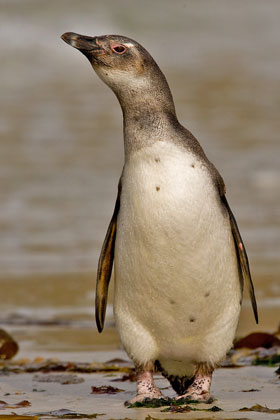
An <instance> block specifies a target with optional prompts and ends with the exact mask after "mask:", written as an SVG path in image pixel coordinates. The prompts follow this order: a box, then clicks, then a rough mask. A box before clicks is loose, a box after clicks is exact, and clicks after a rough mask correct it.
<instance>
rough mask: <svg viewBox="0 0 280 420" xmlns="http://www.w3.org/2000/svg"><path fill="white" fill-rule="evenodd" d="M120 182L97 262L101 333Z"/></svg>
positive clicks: (97, 321) (96, 314)
mask: <svg viewBox="0 0 280 420" xmlns="http://www.w3.org/2000/svg"><path fill="white" fill-rule="evenodd" d="M120 195H121V182H120V183H119V188H118V196H117V200H116V204H115V209H114V213H113V216H112V219H111V221H110V224H109V227H108V230H107V233H106V236H105V239H104V242H103V246H102V249H101V254H100V257H99V261H98V268H97V278H96V295H95V320H96V325H97V329H98V331H99V332H100V333H101V332H102V330H103V327H104V320H105V314H106V306H107V298H108V287H109V283H110V279H111V273H112V267H113V262H114V252H115V240H116V231H117V217H118V213H119V209H120Z"/></svg>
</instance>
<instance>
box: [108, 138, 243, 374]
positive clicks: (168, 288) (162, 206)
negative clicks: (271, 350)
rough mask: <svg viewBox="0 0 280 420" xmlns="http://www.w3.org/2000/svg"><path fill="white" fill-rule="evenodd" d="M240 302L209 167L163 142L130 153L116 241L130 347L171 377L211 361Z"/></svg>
mask: <svg viewBox="0 0 280 420" xmlns="http://www.w3.org/2000/svg"><path fill="white" fill-rule="evenodd" d="M240 304H241V286H240V280H239V271H238V264H237V258H236V251H235V246H234V242H233V238H232V233H231V227H230V222H229V219H228V216H227V214H226V212H225V211H224V209H223V207H222V204H221V202H220V197H219V196H218V192H217V190H216V188H215V186H214V185H213V181H212V178H211V176H210V174H209V171H208V169H207V168H206V166H205V165H204V164H203V162H202V161H201V160H200V159H199V158H198V157H196V156H195V155H193V154H192V153H191V152H189V151H188V150H186V149H184V148H183V147H180V146H177V145H175V144H171V143H168V142H158V143H155V144H153V145H152V146H149V147H144V148H142V149H140V150H138V151H136V152H134V153H133V154H132V155H131V156H130V158H129V159H128V161H127V162H126V164H125V168H124V172H123V177H122V194H121V205H120V211H119V215H118V221H117V236H116V245H115V295H114V312H115V319H116V326H117V330H118V333H119V336H120V339H121V342H122V344H123V346H124V348H125V350H126V351H127V353H128V354H129V355H130V357H131V358H132V359H133V361H134V362H135V363H137V364H140V365H145V364H146V363H148V362H150V361H155V360H158V361H159V362H160V364H161V365H162V367H163V368H164V369H165V370H166V372H168V373H169V374H172V375H179V376H183V375H189V376H191V375H192V374H193V373H194V370H195V367H196V366H197V364H199V363H207V364H208V365H210V366H215V364H217V363H219V362H220V361H221V359H222V358H223V357H224V356H225V354H226V352H227V351H228V350H229V349H230V347H231V345H232V341H233V339H234V335H235V331H236V327H237V323H238V318H239V313H240Z"/></svg>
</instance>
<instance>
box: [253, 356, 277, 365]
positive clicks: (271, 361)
mask: <svg viewBox="0 0 280 420" xmlns="http://www.w3.org/2000/svg"><path fill="white" fill-rule="evenodd" d="M279 363H280V354H273V355H271V356H266V357H262V358H260V357H257V358H256V360H254V361H253V363H252V364H253V365H255V366H259V365H263V366H268V367H275V366H277V365H278V364H279Z"/></svg>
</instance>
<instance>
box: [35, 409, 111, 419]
mask: <svg viewBox="0 0 280 420" xmlns="http://www.w3.org/2000/svg"><path fill="white" fill-rule="evenodd" d="M27 414H28V413H27ZM30 415H31V416H34V415H35V418H40V417H51V418H52V417H54V418H56V419H96V417H98V416H104V415H105V414H104V413H102V414H98V413H93V414H85V413H77V412H76V411H72V410H68V409H67V408H62V409H60V410H52V411H43V412H38V413H30ZM28 419H32V417H28Z"/></svg>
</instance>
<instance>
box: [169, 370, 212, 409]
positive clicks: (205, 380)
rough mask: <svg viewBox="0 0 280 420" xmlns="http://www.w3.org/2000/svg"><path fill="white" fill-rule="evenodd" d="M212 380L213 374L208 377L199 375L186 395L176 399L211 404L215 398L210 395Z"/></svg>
mask: <svg viewBox="0 0 280 420" xmlns="http://www.w3.org/2000/svg"><path fill="white" fill-rule="evenodd" d="M211 380H212V373H211V374H207V375H200V374H197V375H196V376H195V378H194V381H193V383H192V384H191V385H190V386H189V387H188V389H187V391H186V392H185V394H183V395H179V396H178V397H177V398H176V399H177V400H179V399H180V398H184V399H186V400H195V401H200V402H204V403H206V404H211V403H212V402H213V401H214V398H213V397H212V396H211V395H210V386H211Z"/></svg>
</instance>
